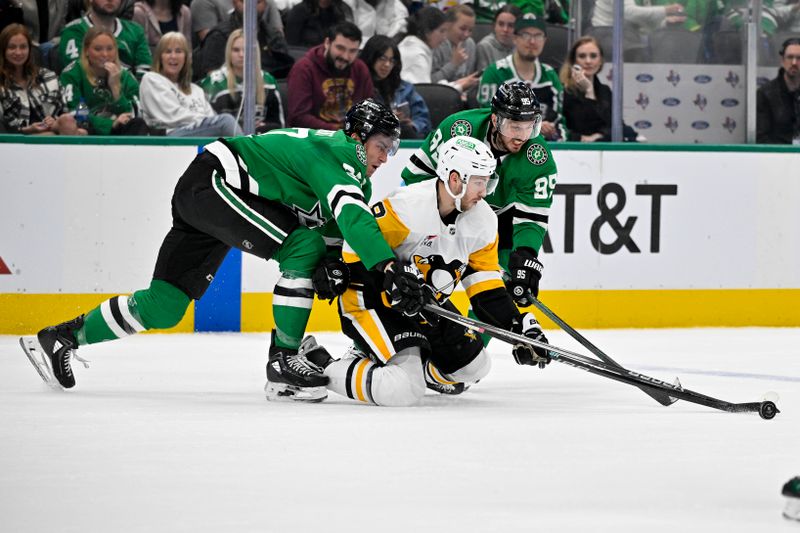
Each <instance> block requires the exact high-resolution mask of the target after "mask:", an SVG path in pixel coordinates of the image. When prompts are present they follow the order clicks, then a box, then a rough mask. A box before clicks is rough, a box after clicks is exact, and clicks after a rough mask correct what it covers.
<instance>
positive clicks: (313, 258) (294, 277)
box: [272, 227, 325, 350]
mask: <svg viewBox="0 0 800 533" xmlns="http://www.w3.org/2000/svg"><path fill="white" fill-rule="evenodd" d="M324 256H325V240H324V239H323V238H322V236H321V235H320V234H319V233H317V232H315V231H311V230H309V229H308V228H304V227H301V228H297V229H295V230H294V231H292V232H291V233H290V234H289V235H288V236H287V237H286V240H285V241H283V244H282V245H281V247H280V248H279V249H278V251H277V252H276V253H275V256H274V257H273V259H275V260H276V261H278V262H279V263H280V269H281V273H282V276H281V278H280V279H279V280H278V283H276V284H275V289H274V290H273V296H272V314H273V317H274V319H275V344H276V346H279V347H281V348H291V349H294V350H296V349H297V348H298V347H299V346H300V342H301V341H302V340H303V335H304V333H305V331H306V325H307V324H308V317H309V316H310V315H311V306H312V305H313V304H314V286H313V284H312V283H311V276H312V275H313V273H314V269H316V267H317V264H319V262H320V261H321V260H322V258H323V257H324Z"/></svg>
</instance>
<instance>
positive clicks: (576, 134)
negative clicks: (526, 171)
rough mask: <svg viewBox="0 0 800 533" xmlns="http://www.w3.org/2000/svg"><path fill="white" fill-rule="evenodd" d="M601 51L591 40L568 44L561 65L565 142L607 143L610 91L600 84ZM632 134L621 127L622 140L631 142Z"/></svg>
mask: <svg viewBox="0 0 800 533" xmlns="http://www.w3.org/2000/svg"><path fill="white" fill-rule="evenodd" d="M602 68H603V51H602V50H601V49H600V43H598V42H597V40H596V39H595V38H594V37H591V36H587V37H581V38H580V39H578V40H577V41H575V43H574V44H573V45H572V47H571V48H570V49H569V53H568V54H567V60H566V62H564V64H563V65H562V66H561V83H562V84H563V86H564V119H565V121H566V126H567V130H568V131H569V136H568V140H570V141H580V142H595V141H604V142H608V141H610V140H611V89H610V88H609V87H608V86H607V85H604V84H603V83H600V76H599V73H600V70H602ZM636 137H637V134H636V131H634V130H633V128H631V127H630V126H626V125H623V138H624V140H626V141H635V140H636Z"/></svg>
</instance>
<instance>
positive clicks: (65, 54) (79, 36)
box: [58, 0, 153, 79]
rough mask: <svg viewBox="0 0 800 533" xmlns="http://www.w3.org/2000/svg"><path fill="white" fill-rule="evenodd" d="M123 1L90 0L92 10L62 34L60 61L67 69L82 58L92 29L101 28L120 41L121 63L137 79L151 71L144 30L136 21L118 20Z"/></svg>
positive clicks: (118, 43) (71, 23)
mask: <svg viewBox="0 0 800 533" xmlns="http://www.w3.org/2000/svg"><path fill="white" fill-rule="evenodd" d="M120 2H121V0H91V1H90V4H89V11H88V12H87V13H86V15H84V16H83V17H81V18H79V19H76V20H73V21H72V22H70V23H69V24H67V25H66V26H65V27H64V31H63V32H61V43H60V45H59V49H58V55H59V61H60V62H61V67H62V68H64V67H66V66H67V65H69V64H70V63H72V62H73V61H75V60H77V59H78V58H79V57H80V55H81V48H82V47H83V37H84V36H85V35H86V32H87V31H88V30H89V28H91V27H94V26H98V27H100V28H102V29H104V30H107V31H109V32H111V33H112V34H113V35H114V37H115V38H116V40H117V47H118V49H119V60H120V62H121V63H122V65H123V66H124V67H126V68H128V69H129V70H131V72H132V73H133V74H135V75H136V77H137V78H139V79H141V77H142V76H144V73H145V72H147V71H148V70H150V64H151V63H152V62H153V57H152V56H151V55H150V48H149V46H148V45H147V38H146V37H145V34H144V29H142V27H141V26H139V25H138V24H136V23H135V22H133V21H130V20H126V19H121V18H118V17H117V13H118V11H119V8H120Z"/></svg>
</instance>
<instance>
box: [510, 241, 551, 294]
mask: <svg viewBox="0 0 800 533" xmlns="http://www.w3.org/2000/svg"><path fill="white" fill-rule="evenodd" d="M543 268H544V267H543V266H542V263H541V262H539V260H538V259H537V258H536V252H535V251H534V250H533V248H527V247H522V248H517V249H516V250H514V251H513V252H511V255H510V256H509V258H508V270H509V274H510V276H511V279H510V280H509V281H508V292H509V293H510V294H511V298H512V299H513V300H514V303H515V304H517V305H518V306H520V307H528V306H529V305H531V304H532V303H533V297H537V296H539V280H540V279H542V269H543Z"/></svg>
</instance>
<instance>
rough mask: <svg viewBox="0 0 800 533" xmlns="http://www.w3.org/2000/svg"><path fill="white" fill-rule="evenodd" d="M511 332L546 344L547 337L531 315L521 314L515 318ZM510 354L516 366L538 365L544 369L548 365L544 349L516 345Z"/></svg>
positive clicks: (546, 353) (548, 356) (548, 361)
mask: <svg viewBox="0 0 800 533" xmlns="http://www.w3.org/2000/svg"><path fill="white" fill-rule="evenodd" d="M511 331H513V332H514V333H521V334H522V335H525V336H526V337H530V338H531V339H533V340H535V341H539V342H547V337H545V336H544V333H543V332H542V328H541V326H539V323H538V322H537V321H536V318H535V317H534V316H533V314H532V313H523V314H521V315H520V316H519V317H517V318H515V319H514V323H513V324H512V325H511ZM511 353H513V354H514V360H515V361H516V362H517V364H518V365H539V368H544V367H545V366H547V365H549V364H550V355H549V354H548V351H547V350H545V349H544V348H535V347H533V346H531V345H529V344H517V345H515V346H514V348H513V350H512V351H511Z"/></svg>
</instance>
